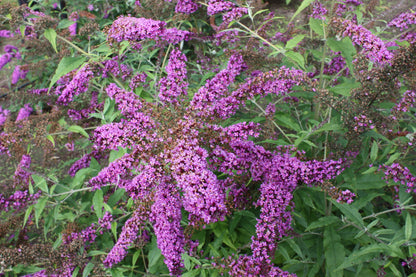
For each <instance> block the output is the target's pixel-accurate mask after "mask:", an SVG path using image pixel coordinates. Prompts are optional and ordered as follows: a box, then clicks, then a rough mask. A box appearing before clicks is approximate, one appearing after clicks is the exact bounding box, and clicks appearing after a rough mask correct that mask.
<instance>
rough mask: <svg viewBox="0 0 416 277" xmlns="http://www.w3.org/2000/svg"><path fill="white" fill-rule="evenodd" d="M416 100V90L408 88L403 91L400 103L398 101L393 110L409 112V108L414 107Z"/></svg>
mask: <svg viewBox="0 0 416 277" xmlns="http://www.w3.org/2000/svg"><path fill="white" fill-rule="evenodd" d="M415 102H416V91H414V90H407V91H405V92H404V93H403V97H402V98H401V99H400V101H399V103H397V104H396V105H395V106H394V107H393V109H392V110H393V111H396V112H407V111H409V108H411V107H414V105H415Z"/></svg>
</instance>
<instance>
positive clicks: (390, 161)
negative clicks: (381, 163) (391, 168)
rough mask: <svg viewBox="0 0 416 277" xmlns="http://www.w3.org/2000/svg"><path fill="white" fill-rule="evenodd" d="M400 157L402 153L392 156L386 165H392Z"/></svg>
mask: <svg viewBox="0 0 416 277" xmlns="http://www.w3.org/2000/svg"><path fill="white" fill-rule="evenodd" d="M399 157H400V152H397V153H394V154H393V155H391V156H390V158H389V159H388V160H387V162H385V165H391V164H392V163H393V162H394V161H395V160H397V159H398V158H399Z"/></svg>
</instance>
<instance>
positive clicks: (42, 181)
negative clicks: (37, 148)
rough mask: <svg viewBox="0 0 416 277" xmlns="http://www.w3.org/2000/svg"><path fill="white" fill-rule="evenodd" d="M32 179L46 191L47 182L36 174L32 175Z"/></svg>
mask: <svg viewBox="0 0 416 277" xmlns="http://www.w3.org/2000/svg"><path fill="white" fill-rule="evenodd" d="M32 179H33V181H34V182H35V185H36V186H37V187H38V188H40V189H41V191H43V192H45V193H48V184H47V183H46V180H45V179H44V178H43V177H41V176H39V175H36V174H33V175H32Z"/></svg>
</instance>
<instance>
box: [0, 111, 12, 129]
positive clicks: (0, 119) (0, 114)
mask: <svg viewBox="0 0 416 277" xmlns="http://www.w3.org/2000/svg"><path fill="white" fill-rule="evenodd" d="M9 114H10V111H9V110H6V109H3V108H2V107H0V127H1V126H3V125H4V123H5V122H6V120H7V117H8V116H9Z"/></svg>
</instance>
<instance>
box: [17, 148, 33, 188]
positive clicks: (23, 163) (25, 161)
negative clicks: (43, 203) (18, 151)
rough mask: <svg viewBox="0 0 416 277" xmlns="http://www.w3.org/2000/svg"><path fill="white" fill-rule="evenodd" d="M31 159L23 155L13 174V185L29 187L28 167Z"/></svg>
mask: <svg viewBox="0 0 416 277" xmlns="http://www.w3.org/2000/svg"><path fill="white" fill-rule="evenodd" d="M30 163H31V158H30V156H29V155H23V156H22V159H21V160H20V163H19V165H18V166H17V169H16V171H15V172H14V184H15V186H16V185H17V184H21V185H22V186H23V187H25V188H26V187H27V186H28V185H29V181H30V179H31V175H32V173H30V172H28V169H29V167H30Z"/></svg>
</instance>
